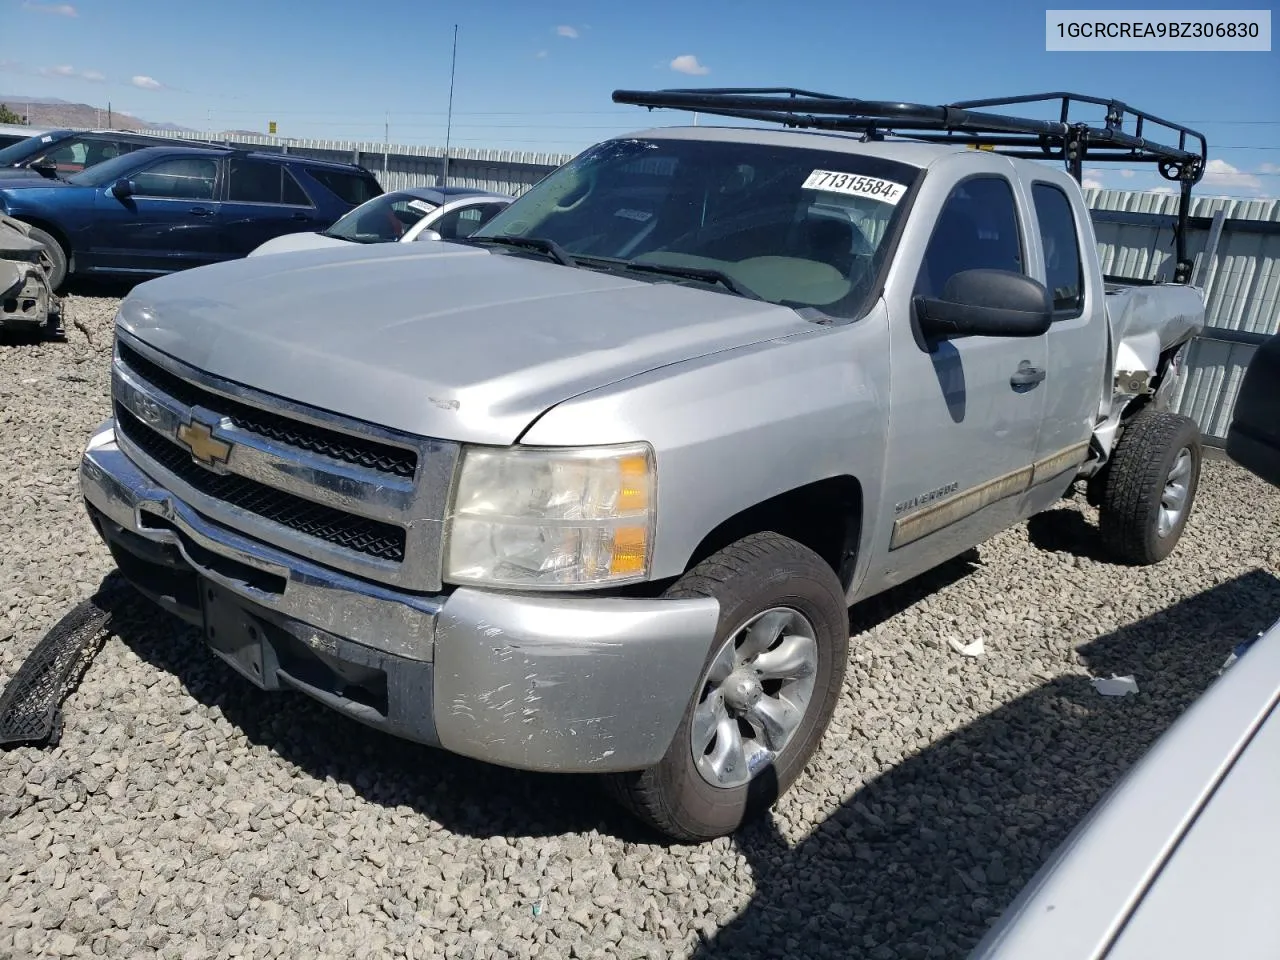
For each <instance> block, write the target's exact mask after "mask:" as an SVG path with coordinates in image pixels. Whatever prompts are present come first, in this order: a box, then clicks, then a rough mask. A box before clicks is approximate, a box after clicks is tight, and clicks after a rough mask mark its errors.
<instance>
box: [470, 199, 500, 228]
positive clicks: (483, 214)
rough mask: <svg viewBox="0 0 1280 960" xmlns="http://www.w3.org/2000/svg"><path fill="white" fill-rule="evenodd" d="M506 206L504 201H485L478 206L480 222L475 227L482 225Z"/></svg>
mask: <svg viewBox="0 0 1280 960" xmlns="http://www.w3.org/2000/svg"><path fill="white" fill-rule="evenodd" d="M506 208H507V205H506V204H505V203H486V204H483V205H482V206H481V207H480V222H479V223H478V224H476V226H477V227H483V226H484V225H485V224H486V223H488V222H489V221H490V220H492V219H493V218H494V217H496V216H497V215H498V214H500V213H501V212H502V211H503V210H505V209H506Z"/></svg>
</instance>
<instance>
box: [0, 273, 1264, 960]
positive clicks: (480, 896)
mask: <svg viewBox="0 0 1280 960" xmlns="http://www.w3.org/2000/svg"><path fill="white" fill-rule="evenodd" d="M117 303H118V301H117V300H114V299H112V298H110V297H88V296H73V297H71V298H69V301H68V307H67V309H68V321H69V322H68V323H67V339H66V341H65V342H61V343H46V344H39V345H30V344H17V343H5V342H0V451H2V452H0V484H2V486H3V490H4V492H5V497H4V498H3V502H2V503H0V542H3V543H4V544H5V549H4V552H3V554H2V555H0V683H6V682H7V681H8V680H9V678H10V677H11V676H12V675H13V673H14V671H15V670H16V669H17V667H18V665H19V664H20V663H21V662H22V659H23V658H24V657H25V656H26V654H27V652H28V651H29V650H30V649H31V647H32V646H33V645H34V644H35V643H36V642H37V640H39V638H40V637H41V636H42V635H43V633H44V632H45V631H46V630H48V629H49V628H50V627H51V626H52V625H53V624H54V623H55V622H56V621H57V620H58V619H59V618H60V617H62V616H63V615H64V614H65V613H66V612H67V611H68V610H70V609H71V607H72V606H74V605H75V604H76V603H78V602H80V601H81V600H83V599H84V598H86V597H88V596H89V595H91V594H92V593H94V592H95V591H96V590H97V589H98V587H99V586H100V584H101V582H102V580H103V579H104V578H105V577H107V576H108V575H109V574H110V573H111V571H112V570H113V564H112V562H111V558H110V556H109V555H108V553H107V551H106V549H105V548H104V547H103V546H102V545H101V544H100V542H99V541H98V538H97V536H96V535H95V534H94V532H93V530H92V527H91V526H90V524H89V523H88V521H87V519H86V518H85V515H84V511H83V507H82V504H81V500H80V496H79V491H78V487H77V483H76V467H77V464H78V462H79V456H80V451H81V449H82V447H83V445H84V442H85V440H86V439H87V437H88V435H89V433H90V431H91V430H92V429H93V427H94V426H96V425H97V424H98V423H99V422H100V421H101V420H102V419H103V418H105V417H106V416H108V414H109V357H110V343H111V320H112V316H113V314H114V311H115V309H116V306H117ZM86 332H87V335H86ZM1094 519H1095V518H1094V516H1093V513H1092V511H1091V510H1090V509H1088V508H1087V507H1085V506H1084V505H1082V503H1080V502H1079V501H1064V503H1062V504H1061V505H1059V507H1057V508H1055V509H1054V510H1051V511H1049V512H1048V513H1046V514H1044V515H1041V516H1040V517H1036V518H1034V519H1033V520H1031V521H1030V522H1029V523H1026V524H1023V525H1021V526H1019V527H1018V528H1016V529H1014V530H1010V531H1008V532H1006V533H1004V534H1002V535H1000V536H999V537H997V538H995V539H994V540H992V541H991V542H990V543H988V544H985V545H984V546H982V547H981V548H980V549H979V550H977V551H974V552H973V553H971V554H970V555H968V556H966V557H963V558H960V559H959V560H957V561H955V562H953V563H951V564H948V565H947V566H946V567H944V568H942V569H940V570H938V571H935V572H934V573H933V574H930V575H928V576H926V577H925V578H922V579H921V580H920V581H917V582H914V583H911V584H907V585H905V586H904V587H902V588H900V589H898V590H896V591H894V592H892V593H891V594H888V595H886V596H884V597H880V598H876V599H874V600H872V601H870V602H869V603H867V604H864V605H862V606H860V607H859V608H858V609H856V610H855V611H854V612H853V615H852V620H853V626H854V633H855V643H854V644H853V646H852V648H851V654H850V670H849V677H848V690H847V696H846V698H845V699H844V701H843V702H842V704H841V706H840V708H839V709H838V711H837V712H836V715H835V718H834V720H833V722H832V727H831V731H830V733H829V735H828V736H827V738H826V740H825V741H824V743H823V747H822V749H821V751H820V753H819V755H818V756H817V757H816V758H815V759H814V761H813V762H812V764H811V766H810V767H809V769H808V770H807V771H806V773H805V774H804V775H803V777H802V778H801V779H800V781H799V782H798V783H797V784H796V786H795V787H794V788H793V789H792V790H791V792H790V793H789V794H788V795H787V796H786V797H785V798H784V800H783V801H782V802H781V803H780V804H779V805H778V808H777V810H776V811H775V812H774V814H773V815H772V817H770V818H767V819H766V820H765V821H763V822H761V823H759V824H755V825H753V826H752V827H750V828H748V829H747V830H745V831H743V833H742V835H741V836H739V837H738V838H736V839H734V840H728V839H725V840H720V841H716V842H713V843H710V844H706V845H702V846H698V847H682V846H674V845H667V844H663V843H657V842H654V840H653V838H652V837H651V836H648V835H646V834H644V833H643V831H642V830H641V829H640V828H638V827H637V826H636V825H635V824H634V823H633V822H632V821H630V820H629V819H628V818H627V817H626V816H625V815H623V814H621V813H619V812H617V811H615V810H614V809H613V808H612V807H611V806H610V805H609V804H607V803H605V802H602V800H601V799H600V797H599V796H598V795H597V793H596V792H595V791H594V790H593V789H591V784H590V783H589V782H588V781H585V780H582V779H580V778H558V777H550V776H533V775H528V774H522V773H518V772H513V771H508V770H501V769H497V768H492V767H486V766H484V765H482V764H479V763H474V762H471V761H468V760H464V759H461V758H457V757H452V756H449V755H447V754H445V753H442V752H437V751H432V750H429V749H426V748H421V747H417V746H414V745H412V744H407V743H403V742H399V741H395V740H392V739H391V738H389V737H386V736H383V735H381V734H378V733H376V732H374V731H371V730H367V729H365V728H364V727H361V726H359V725H357V724H355V723H354V722H351V721H348V720H346V719H345V718H342V717H339V716H337V715H335V714H333V713H331V712H329V711H327V710H325V709H323V708H322V707H320V706H318V705H316V704H314V703H312V702H311V701H310V700H307V699H306V698H304V697H302V696H300V695H290V694H280V695H274V696H273V695H268V694H263V693H260V692H258V691H257V690H255V689H253V688H251V687H250V686H249V685H248V684H247V683H246V682H245V681H243V680H241V679H240V678H239V677H237V676H236V675H235V674H233V673H232V672H231V671H230V670H229V669H228V668H226V667H225V666H223V665H222V664H221V663H220V662H219V661H217V660H215V659H214V658H213V657H212V656H211V655H209V654H207V653H206V652H205V650H204V649H203V647H202V646H201V642H200V639H199V637H198V636H197V635H196V634H195V633H194V632H193V631H191V630H189V629H187V628H186V627H185V626H183V625H181V624H179V623H178V622H177V621H174V620H171V619H169V618H167V617H166V616H164V615H162V614H160V613H159V612H158V611H156V610H154V609H153V608H151V607H149V606H148V605H146V604H145V603H143V602H141V601H140V600H135V599H130V600H128V601H126V604H125V606H124V608H122V609H120V610H117V624H116V630H115V632H114V633H113V635H112V636H111V637H110V638H109V639H108V642H107V644H106V646H105V647H104V648H103V650H102V652H101V653H100V654H99V656H98V659H97V660H96V662H95V663H94V665H93V666H92V667H91V668H90V670H89V673H88V675H87V676H86V677H85V679H84V681H83V683H82V684H81V686H80V688H79V690H78V691H77V692H76V693H75V694H74V695H73V696H72V697H71V698H70V699H69V700H68V702H67V704H66V708H65V715H66V727H65V732H64V734H63V737H62V741H61V743H60V744H59V745H58V746H57V747H55V748H53V749H51V750H47V751H41V750H37V749H32V748H20V749H16V750H12V751H9V752H7V753H0V958H28V957H103V956H105V957H118V956H128V957H131V958H139V960H141V958H153V957H154V958H169V957H182V958H190V960H199V958H210V960H212V958H229V957H238V958H245V960H249V958H265V957H305V958H308V960H310V958H323V957H343V958H356V960H363V958H372V957H386V956H390V957H405V958H425V957H448V958H454V957H457V958H467V960H499V958H519V960H528V958H534V957H537V958H542V960H551V958H559V960H569V958H577V957H593V958H594V957H617V958H635V960H641V958H644V960H648V958H663V957H681V958H683V957H693V956H698V957H711V956H721V955H723V956H733V957H735V960H749V958H753V957H798V956H806V957H828V956H829V957H837V956H839V957H851V956H866V957H870V958H874V960H890V958H898V957H901V958H932V957H962V956H964V954H965V953H966V952H967V951H968V950H969V949H970V948H971V947H972V946H973V945H974V944H975V943H976V941H977V940H978V939H979V938H980V937H981V935H982V933H983V932H984V931H985V929H986V928H987V926H988V925H989V924H990V922H991V921H992V920H993V919H994V918H995V917H996V916H997V915H998V914H999V912H1000V911H1001V910H1002V909H1003V907H1004V906H1005V905H1007V904H1008V903H1009V901H1010V900H1012V899H1013V897H1014V896H1015V895H1016V893H1017V891H1018V889H1019V887H1020V886H1021V885H1022V884H1023V883H1025V882H1026V881H1027V880H1028V879H1029V878H1030V877H1031V875H1032V874H1033V873H1034V871H1035V870H1036V869H1037V868H1038V867H1039V866H1040V864H1041V863H1043V862H1044V860H1045V859H1046V858H1047V856H1048V855H1049V854H1050V853H1051V852H1052V850H1053V848H1054V847H1055V846H1056V845H1057V844H1058V843H1059V842H1060V841H1061V840H1062V839H1063V838H1064V837H1065V836H1066V834H1067V833H1068V832H1069V831H1070V829H1071V828H1072V827H1073V826H1074V825H1075V824H1076V822H1077V821H1078V820H1079V819H1080V817H1081V816H1082V815H1083V814H1084V813H1085V812H1086V811H1087V810H1088V809H1089V807H1090V806H1091V805H1092V804H1093V803H1094V802H1095V801H1096V800H1097V799H1098V798H1099V797H1100V796H1101V795H1102V794H1103V793H1104V792H1105V791H1106V790H1107V788H1108V787H1110V786H1111V785H1112V784H1113V783H1114V782H1115V781H1116V780H1117V779H1118V778H1119V776H1120V775H1121V774H1122V773H1123V772H1124V771H1125V770H1126V769H1127V768H1128V767H1129V766H1130V765H1131V764H1132V763H1133V762H1134V761H1135V760H1136V759H1138V758H1139V757H1140V756H1141V754H1142V753H1143V751H1144V750H1145V749H1146V748H1147V747H1148V746H1150V744H1151V743H1152V742H1153V741H1154V740H1155V738H1156V737H1157V736H1159V735H1160V733H1162V732H1163V731H1164V730H1165V729H1166V728H1167V727H1168V726H1169V724H1170V723H1171V722H1172V721H1173V720H1174V719H1176V717H1177V716H1178V715H1179V714H1180V713H1181V712H1182V711H1183V710H1184V709H1185V708H1186V707H1187V706H1188V705H1189V703H1190V702H1191V701H1192V700H1193V699H1194V698H1195V697H1196V696H1197V695H1198V694H1199V693H1200V692H1202V691H1203V690H1204V689H1205V688H1206V687H1207V686H1208V685H1209V684H1210V683H1211V682H1212V680H1213V679H1214V677H1215V676H1216V674H1217V671H1218V669H1219V667H1220V666H1221V664H1222V663H1223V661H1224V659H1225V658H1226V657H1227V655H1228V654H1229V653H1230V652H1231V650H1232V648H1233V647H1234V646H1235V645H1236V644H1238V643H1240V642H1241V641H1243V640H1247V639H1249V638H1250V637H1252V636H1254V635H1256V633H1257V632H1258V631H1260V630H1262V629H1264V628H1265V627H1266V626H1267V625H1268V624H1269V623H1270V622H1272V621H1273V620H1275V619H1276V618H1277V617H1280V545H1278V544H1277V537H1276V531H1277V529H1280V494H1278V493H1277V492H1276V491H1274V490H1272V489H1270V488H1269V487H1267V486H1266V485H1265V484H1263V483H1262V482H1261V481H1259V480H1256V479H1254V478H1253V477H1251V476H1249V475H1248V474H1246V473H1245V472H1244V471H1242V470H1240V469H1239V468H1237V467H1235V466H1233V465H1231V464H1230V463H1227V462H1223V461H1220V460H1216V461H1209V462H1208V463H1206V466H1205V471H1204V477H1203V480H1202V486H1201V491H1200V496H1199V499H1198V503H1197V508H1196V511H1195V513H1194V515H1193V517H1192V520H1191V523H1190V525H1189V527H1188V529H1187V532H1186V534H1185V537H1184V539H1183V542H1182V544H1181V545H1180V546H1179V548H1178V550H1177V551H1176V552H1175V554H1174V555H1173V556H1172V557H1171V558H1170V559H1169V560H1168V561H1166V562H1165V563H1163V564H1161V565H1159V566H1157V567H1154V568H1149V569H1141V570H1135V569H1132V568H1126V567H1120V566H1113V565H1110V564H1108V563H1106V562H1104V561H1103V560H1101V559H1099V557H1100V554H1099V548H1098V544H1097V539H1096V536H1095V534H1094V531H1093V528H1092V526H1091V523H1092V521H1093V520H1094ZM952 640H955V641H957V644H958V645H966V646H967V645H969V644H972V643H975V642H976V641H978V640H981V641H982V649H983V653H982V654H981V655H980V656H975V657H968V656H958V655H957V654H956V653H955V652H954V651H953V650H952V648H951V641H952ZM1113 674H1115V675H1118V676H1129V675H1132V676H1133V677H1134V678H1135V680H1136V681H1137V684H1138V687H1139V691H1140V692H1139V693H1137V694H1136V695H1132V696H1128V697H1123V698H1111V697H1102V696H1099V695H1098V693H1097V692H1096V691H1095V690H1094V688H1093V686H1092V684H1091V679H1092V678H1093V677H1110V676H1111V675H1113Z"/></svg>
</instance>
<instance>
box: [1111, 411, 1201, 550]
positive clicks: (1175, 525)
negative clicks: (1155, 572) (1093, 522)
mask: <svg viewBox="0 0 1280 960" xmlns="http://www.w3.org/2000/svg"><path fill="white" fill-rule="evenodd" d="M1202 459H1203V448H1202V445H1201V442H1200V428H1199V427H1198V426H1197V425H1196V422H1195V421H1194V420H1191V419H1189V418H1187V417H1184V416H1180V415H1179V414H1176V413H1168V412H1165V411H1160V410H1151V409H1148V410H1144V411H1143V412H1141V413H1139V414H1137V415H1136V416H1135V417H1134V418H1133V419H1132V420H1131V421H1129V423H1128V424H1126V425H1125V427H1124V430H1123V432H1122V433H1121V434H1120V439H1119V440H1118V441H1117V443H1116V445H1115V448H1114V449H1113V450H1112V453H1111V461H1110V462H1109V463H1108V464H1107V466H1106V468H1105V475H1104V476H1101V477H1099V478H1098V480H1099V488H1098V494H1099V497H1098V499H1099V501H1100V502H1099V513H1100V517H1099V527H1100V529H1101V533H1102V541H1103V544H1104V545H1105V546H1106V548H1107V550H1108V552H1109V553H1111V555H1112V556H1113V557H1115V559H1116V560H1118V561H1120V562H1122V563H1129V564H1133V565H1136V566H1149V565H1151V564H1155V563H1159V562H1160V561H1161V560H1163V559H1165V557H1167V556H1169V554H1170V553H1172V552H1173V549H1174V547H1176V546H1177V545H1178V540H1179V539H1180V538H1181V537H1182V531H1183V530H1184V529H1185V528H1186V524H1187V518H1188V517H1190V515H1191V509H1192V505H1193V504H1194V502H1195V496H1196V490H1197V488H1198V487H1199V482H1200V465H1201V462H1202Z"/></svg>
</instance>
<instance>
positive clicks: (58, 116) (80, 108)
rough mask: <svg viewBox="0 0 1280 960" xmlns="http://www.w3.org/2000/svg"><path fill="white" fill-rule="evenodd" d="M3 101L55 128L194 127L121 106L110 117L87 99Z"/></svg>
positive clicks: (1, 97) (30, 120)
mask: <svg viewBox="0 0 1280 960" xmlns="http://www.w3.org/2000/svg"><path fill="white" fill-rule="evenodd" d="M0 103H3V104H6V105H7V106H8V107H9V109H10V110H12V111H13V112H14V113H18V114H25V115H26V117H27V123H29V124H30V125H31V126H33V127H44V128H46V129H52V128H55V127H87V128H97V129H102V130H106V129H112V130H139V129H143V128H147V129H152V130H175V131H184V130H190V129H191V128H190V127H183V126H179V125H178V124H176V123H152V122H151V121H148V120H142V119H140V118H138V117H135V116H132V115H130V114H127V113H121V112H120V111H119V110H113V111H112V112H111V120H110V123H109V124H108V121H107V108H106V107H97V106H92V105H90V104H87V103H71V102H69V101H67V100H60V99H58V98H57V97H24V96H17V95H8V94H0Z"/></svg>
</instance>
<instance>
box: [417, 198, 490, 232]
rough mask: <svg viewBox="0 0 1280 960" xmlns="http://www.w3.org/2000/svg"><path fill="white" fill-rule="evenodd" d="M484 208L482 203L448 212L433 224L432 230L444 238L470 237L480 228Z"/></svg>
mask: <svg viewBox="0 0 1280 960" xmlns="http://www.w3.org/2000/svg"><path fill="white" fill-rule="evenodd" d="M483 215H484V208H483V207H481V206H480V205H478V204H477V205H475V206H471V207H460V208H459V209H457V210H452V211H450V212H449V213H446V214H445V215H444V216H443V217H441V218H440V219H439V220H437V221H436V222H435V223H433V224H431V228H430V229H432V230H434V231H435V232H436V233H438V234H440V237H441V239H443V240H457V239H458V238H459V237H469V236H471V234H473V233H475V232H476V231H477V230H479V229H480V225H481V224H482V223H483V222H484V220H483Z"/></svg>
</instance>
